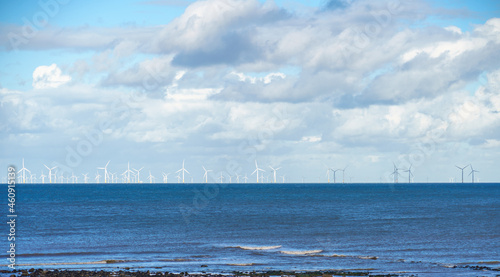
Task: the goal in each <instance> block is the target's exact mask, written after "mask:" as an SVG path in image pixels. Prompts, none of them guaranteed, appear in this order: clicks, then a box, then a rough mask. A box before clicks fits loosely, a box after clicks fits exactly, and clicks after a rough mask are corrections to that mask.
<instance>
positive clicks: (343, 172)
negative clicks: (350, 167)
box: [340, 166, 347, 184]
mask: <svg viewBox="0 0 500 277" xmlns="http://www.w3.org/2000/svg"><path fill="white" fill-rule="evenodd" d="M346 169H347V166H346V167H344V169H342V170H340V171H342V184H343V183H344V180H345V179H344V175H345V170H346Z"/></svg>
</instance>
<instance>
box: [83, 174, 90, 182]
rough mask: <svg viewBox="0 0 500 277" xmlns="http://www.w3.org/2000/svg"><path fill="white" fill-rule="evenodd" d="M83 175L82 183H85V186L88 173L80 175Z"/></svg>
mask: <svg viewBox="0 0 500 277" xmlns="http://www.w3.org/2000/svg"><path fill="white" fill-rule="evenodd" d="M82 175H83V182H85V184H86V183H87V181H88V180H89V176H88V175H89V174H88V173H85V174H82Z"/></svg>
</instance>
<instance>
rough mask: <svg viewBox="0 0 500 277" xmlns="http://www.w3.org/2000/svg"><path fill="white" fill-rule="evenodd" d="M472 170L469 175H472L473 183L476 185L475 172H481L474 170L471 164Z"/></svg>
mask: <svg viewBox="0 0 500 277" xmlns="http://www.w3.org/2000/svg"><path fill="white" fill-rule="evenodd" d="M470 170H471V171H470V173H469V175H471V174H472V183H473V184H474V172H479V171H477V170H475V169H474V168H472V165H471V164H470Z"/></svg>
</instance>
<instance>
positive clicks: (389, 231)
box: [0, 184, 500, 276]
mask: <svg viewBox="0 0 500 277" xmlns="http://www.w3.org/2000/svg"><path fill="white" fill-rule="evenodd" d="M2 189H3V190H4V191H5V195H6V191H7V187H6V186H5V185H4V186H2ZM16 190H17V195H16V197H17V198H16V213H17V215H18V217H17V226H16V228H17V230H16V253H17V260H16V263H17V264H18V268H31V267H35V268H49V269H54V268H58V269H82V268H83V269H95V268H99V269H101V268H102V269H106V270H113V269H117V268H121V269H122V268H125V267H131V268H133V269H141V270H146V269H152V270H156V271H169V272H184V271H189V272H202V271H206V272H231V271H233V270H238V271H252V270H257V271H262V270H271V269H279V270H327V269H345V270H365V271H370V272H406V273H408V274H410V273H411V274H417V275H418V276H442V275H443V274H446V275H447V276H476V275H481V276H495V275H496V274H500V272H499V271H493V270H488V269H487V270H481V271H477V270H473V269H471V268H467V267H466V266H476V265H478V266H486V267H488V268H493V269H495V268H497V269H498V268H499V267H500V262H499V261H500V184H36V185H35V184H20V185H17V188H16ZM6 198H7V197H3V198H2V200H1V201H2V202H1V205H3V206H4V207H5V209H4V210H5V211H7V201H6ZM3 225H4V226H3V227H2V233H3V234H4V239H1V240H2V241H4V243H3V245H4V246H3V248H4V250H5V251H2V252H1V253H2V261H3V262H0V264H1V265H2V267H3V268H6V264H7V260H6V257H7V256H6V255H5V253H6V251H7V250H8V249H7V247H8V242H7V235H5V234H8V225H6V224H3ZM106 260H108V262H106ZM110 260H114V261H113V263H110ZM202 265H204V267H202ZM205 266H206V267H205Z"/></svg>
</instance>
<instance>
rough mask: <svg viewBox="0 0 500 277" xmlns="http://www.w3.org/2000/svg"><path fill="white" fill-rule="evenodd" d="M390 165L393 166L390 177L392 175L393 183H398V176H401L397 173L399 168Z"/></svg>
mask: <svg viewBox="0 0 500 277" xmlns="http://www.w3.org/2000/svg"><path fill="white" fill-rule="evenodd" d="M392 164H393V165H394V171H393V172H392V173H391V175H394V183H398V176H399V175H401V174H400V173H399V172H398V170H399V168H397V167H396V164H395V163H392Z"/></svg>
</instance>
